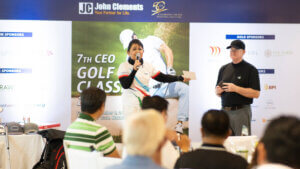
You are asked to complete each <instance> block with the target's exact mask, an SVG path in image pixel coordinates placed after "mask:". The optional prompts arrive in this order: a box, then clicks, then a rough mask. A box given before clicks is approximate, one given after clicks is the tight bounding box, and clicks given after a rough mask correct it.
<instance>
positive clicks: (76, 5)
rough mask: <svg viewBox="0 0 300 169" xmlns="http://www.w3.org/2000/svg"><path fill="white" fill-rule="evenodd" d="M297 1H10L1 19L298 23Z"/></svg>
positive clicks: (0, 9) (4, 4) (1, 7)
mask: <svg viewBox="0 0 300 169" xmlns="http://www.w3.org/2000/svg"><path fill="white" fill-rule="evenodd" d="M299 5H300V2H299V1H297V0H290V1H286V2H284V3H283V2H282V0H264V1H261V0H251V2H248V3H245V2H244V1H240V0H232V1H223V0H209V1H207V0H196V1H195V0H143V1H142V0H113V1H112V0H89V1H81V0H79V1H66V0H65V1H64V0H43V1H30V0H29V1H28V0H23V1H20V0H9V1H8V0H7V1H1V3H0V18H1V19H18V20H20V19H22V20H68V21H109V22H111V21H114V22H124V21H125V22H226V23H229V22H230V23H299V22H300V15H299Z"/></svg>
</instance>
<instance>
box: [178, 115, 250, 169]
mask: <svg viewBox="0 0 300 169" xmlns="http://www.w3.org/2000/svg"><path fill="white" fill-rule="evenodd" d="M201 124H202V128H201V133H202V141H203V144H202V146H201V147H200V148H199V149H197V150H195V151H192V152H188V153H185V154H183V155H182V156H181V157H180V158H179V159H178V160H177V162H176V165H175V168H201V169H202V168H203V169H246V168H247V165H248V163H247V161H246V160H245V159H244V158H242V157H241V156H238V155H235V154H232V153H229V152H227V151H226V149H225V148H224V146H223V143H224V141H225V140H226V138H227V137H228V136H229V135H230V134H231V130H230V127H229V118H228V115H227V114H226V113H225V112H224V111H222V110H209V111H207V112H206V113H205V114H204V116H203V118H202V121H201Z"/></svg>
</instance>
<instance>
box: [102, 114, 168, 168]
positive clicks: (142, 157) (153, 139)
mask: <svg viewBox="0 0 300 169" xmlns="http://www.w3.org/2000/svg"><path fill="white" fill-rule="evenodd" d="M165 132H166V126H165V122H164V119H163V117H162V116H161V115H160V114H159V113H158V112H156V111H155V110H141V112H139V113H134V114H132V115H130V116H129V117H128V118H127V119H126V122H125V126H124V132H123V144H124V146H125V148H126V151H127V154H128V155H127V156H126V157H125V159H124V160H123V162H122V163H121V164H118V165H113V166H110V167H107V169H141V168H142V169H162V167H160V166H159V165H157V164H156V163H155V162H154V160H153V159H159V158H160V152H161V148H162V147H163V145H164V144H165V141H166V139H165V134H166V133H165Z"/></svg>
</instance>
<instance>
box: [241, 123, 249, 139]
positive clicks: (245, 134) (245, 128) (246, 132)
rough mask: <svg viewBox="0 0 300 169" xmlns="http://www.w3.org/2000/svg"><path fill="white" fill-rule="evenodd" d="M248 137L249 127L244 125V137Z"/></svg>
mask: <svg viewBox="0 0 300 169" xmlns="http://www.w3.org/2000/svg"><path fill="white" fill-rule="evenodd" d="M248 135H249V131H248V127H247V126H245V125H243V127H242V136H248Z"/></svg>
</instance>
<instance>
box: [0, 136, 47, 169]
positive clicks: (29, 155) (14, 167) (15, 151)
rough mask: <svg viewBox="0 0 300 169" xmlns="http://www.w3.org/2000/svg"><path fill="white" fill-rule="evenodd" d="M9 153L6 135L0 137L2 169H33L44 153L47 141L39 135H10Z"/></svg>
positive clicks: (0, 163)
mask: <svg viewBox="0 0 300 169" xmlns="http://www.w3.org/2000/svg"><path fill="white" fill-rule="evenodd" d="M8 141H9V153H10V161H9V156H8V151H7V144H6V139H5V136H4V135H0V155H1V156H0V169H9V163H10V164H11V169H32V167H33V166H34V164H36V163H37V162H38V161H39V159H40V157H41V154H42V152H43V149H44V146H45V141H44V140H43V138H42V136H40V135H38V134H32V135H9V136H8Z"/></svg>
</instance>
